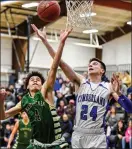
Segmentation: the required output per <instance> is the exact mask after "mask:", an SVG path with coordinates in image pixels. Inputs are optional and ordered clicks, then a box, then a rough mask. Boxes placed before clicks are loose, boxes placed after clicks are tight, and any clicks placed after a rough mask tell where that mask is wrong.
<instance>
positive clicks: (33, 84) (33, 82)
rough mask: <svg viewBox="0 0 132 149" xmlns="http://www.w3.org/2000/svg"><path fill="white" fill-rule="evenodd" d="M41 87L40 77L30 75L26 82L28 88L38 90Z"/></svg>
mask: <svg viewBox="0 0 132 149" xmlns="http://www.w3.org/2000/svg"><path fill="white" fill-rule="evenodd" d="M41 87H42V81H41V79H40V78H39V77H38V76H32V77H31V78H30V79H29V82H28V87H27V88H28V89H29V90H30V91H34V92H36V91H38V90H40V89H41Z"/></svg>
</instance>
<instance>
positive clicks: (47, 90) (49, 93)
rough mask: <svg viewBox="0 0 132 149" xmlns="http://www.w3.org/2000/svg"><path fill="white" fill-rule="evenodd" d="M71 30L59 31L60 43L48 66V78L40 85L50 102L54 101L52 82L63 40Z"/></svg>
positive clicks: (63, 43)
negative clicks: (50, 64)
mask: <svg viewBox="0 0 132 149" xmlns="http://www.w3.org/2000/svg"><path fill="white" fill-rule="evenodd" d="M71 31H72V29H70V30H65V31H64V32H61V34H60V44H59V47H58V50H57V53H56V54H55V57H54V59H53V63H52V66H51V68H50V71H49V74H48V78H47V80H46V82H45V84H44V86H43V87H42V94H43V95H44V97H45V98H47V99H48V101H49V102H50V103H51V104H53V103H54V102H53V95H52V91H53V87H54V83H55V79H56V72H57V68H58V66H59V63H60V59H61V56H62V51H63V47H64V45H65V40H66V39H67V37H68V35H69V34H70V32H71Z"/></svg>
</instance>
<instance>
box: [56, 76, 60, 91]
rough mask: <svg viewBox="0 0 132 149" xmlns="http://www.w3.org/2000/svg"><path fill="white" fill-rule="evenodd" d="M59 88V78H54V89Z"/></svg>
mask: <svg viewBox="0 0 132 149" xmlns="http://www.w3.org/2000/svg"><path fill="white" fill-rule="evenodd" d="M60 88H61V85H60V83H59V80H58V79H57V78H56V80H55V83H54V91H58V90H59V89H60Z"/></svg>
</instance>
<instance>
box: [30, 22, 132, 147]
mask: <svg viewBox="0 0 132 149" xmlns="http://www.w3.org/2000/svg"><path fill="white" fill-rule="evenodd" d="M32 27H33V29H34V31H35V32H36V33H37V35H38V37H39V38H40V39H41V40H42V42H43V43H44V45H45V46H46V48H47V49H48V52H49V53H50V55H51V56H52V58H54V55H55V52H54V50H53V48H52V47H51V46H50V44H49V43H48V41H47V39H46V32H45V31H43V32H41V31H40V30H38V29H37V27H36V26H35V25H32ZM62 46H64V45H62ZM60 67H61V69H62V70H63V72H64V73H65V75H66V76H67V77H68V78H69V79H70V81H72V82H73V83H74V84H75V88H76V96H77V98H76V117H75V126H74V132H73V135H72V147H73V148H106V136H105V132H104V129H103V126H104V120H105V114H106V107H107V104H108V101H109V96H110V94H112V95H113V96H114V98H115V100H117V101H118V103H119V104H120V105H121V106H122V107H124V109H125V110H126V111H127V112H129V113H132V102H131V101H130V100H129V99H128V98H127V97H125V96H124V95H121V94H120V89H119V82H118V79H117V78H116V76H115V75H113V78H112V80H111V83H107V82H104V81H103V79H102V78H103V77H104V76H105V72H106V66H105V64H104V63H103V62H102V61H100V60H99V59H96V58H93V59H91V60H90V62H89V65H88V75H89V81H88V80H86V79H85V78H84V77H83V76H81V75H79V74H77V73H75V72H74V71H73V70H72V68H71V67H70V66H68V65H67V64H66V63H65V62H64V61H63V60H61V61H60Z"/></svg>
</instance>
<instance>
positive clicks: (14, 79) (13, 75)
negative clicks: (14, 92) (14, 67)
mask: <svg viewBox="0 0 132 149" xmlns="http://www.w3.org/2000/svg"><path fill="white" fill-rule="evenodd" d="M16 81H17V77H16V75H15V74H13V73H12V74H11V75H10V76H9V86H10V85H13V86H15V83H16Z"/></svg>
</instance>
